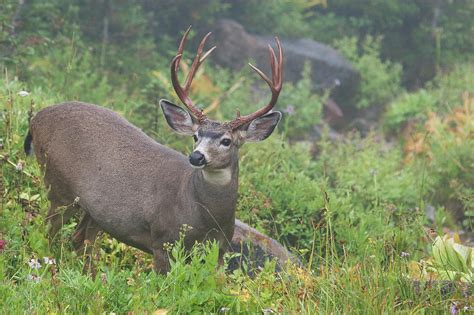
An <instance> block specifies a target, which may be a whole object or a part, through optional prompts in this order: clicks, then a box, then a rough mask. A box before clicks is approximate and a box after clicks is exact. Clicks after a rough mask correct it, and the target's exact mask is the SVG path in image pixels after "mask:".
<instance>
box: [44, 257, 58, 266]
mask: <svg viewBox="0 0 474 315" xmlns="http://www.w3.org/2000/svg"><path fill="white" fill-rule="evenodd" d="M43 261H44V263H45V265H56V259H54V258H49V257H43Z"/></svg>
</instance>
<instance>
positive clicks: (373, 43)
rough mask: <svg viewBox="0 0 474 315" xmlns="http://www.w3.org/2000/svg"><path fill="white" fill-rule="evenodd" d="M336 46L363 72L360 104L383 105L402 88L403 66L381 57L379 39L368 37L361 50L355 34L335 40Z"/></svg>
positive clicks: (366, 105)
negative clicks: (383, 59)
mask: <svg viewBox="0 0 474 315" xmlns="http://www.w3.org/2000/svg"><path fill="white" fill-rule="evenodd" d="M335 46H336V48H337V49H339V51H340V52H341V53H342V54H343V55H344V56H345V57H346V58H347V59H349V61H351V62H352V65H353V66H354V68H355V69H356V70H357V71H359V73H360V76H361V84H360V88H359V91H358V93H357V107H359V108H367V107H371V106H384V105H386V104H387V103H388V102H389V101H391V100H392V99H394V98H395V97H396V96H397V95H398V94H399V93H400V92H401V91H402V88H401V86H400V80H401V74H402V67H401V65H399V64H397V63H392V62H390V61H388V60H387V61H382V60H381V57H380V38H373V37H371V36H367V37H366V38H365V39H364V41H363V42H362V43H361V48H360V50H359V48H358V42H357V39H356V38H355V37H352V38H347V37H346V38H343V39H341V40H336V41H335Z"/></svg>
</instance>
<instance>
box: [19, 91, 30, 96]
mask: <svg viewBox="0 0 474 315" xmlns="http://www.w3.org/2000/svg"><path fill="white" fill-rule="evenodd" d="M17 94H18V95H19V96H21V97H25V96H28V95H30V93H28V92H26V91H20V92H18V93H17Z"/></svg>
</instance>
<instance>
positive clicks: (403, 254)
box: [400, 252, 410, 258]
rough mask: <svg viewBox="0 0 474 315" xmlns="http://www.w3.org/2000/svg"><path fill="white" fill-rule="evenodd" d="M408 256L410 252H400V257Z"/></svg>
mask: <svg viewBox="0 0 474 315" xmlns="http://www.w3.org/2000/svg"><path fill="white" fill-rule="evenodd" d="M408 256H410V253H407V252H401V253H400V257H401V258H405V257H408Z"/></svg>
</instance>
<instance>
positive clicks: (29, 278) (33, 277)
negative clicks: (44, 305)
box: [26, 275, 41, 283]
mask: <svg viewBox="0 0 474 315" xmlns="http://www.w3.org/2000/svg"><path fill="white" fill-rule="evenodd" d="M26 280H27V281H33V282H36V283H38V282H40V280H41V277H40V276H37V275H28V276H26Z"/></svg>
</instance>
